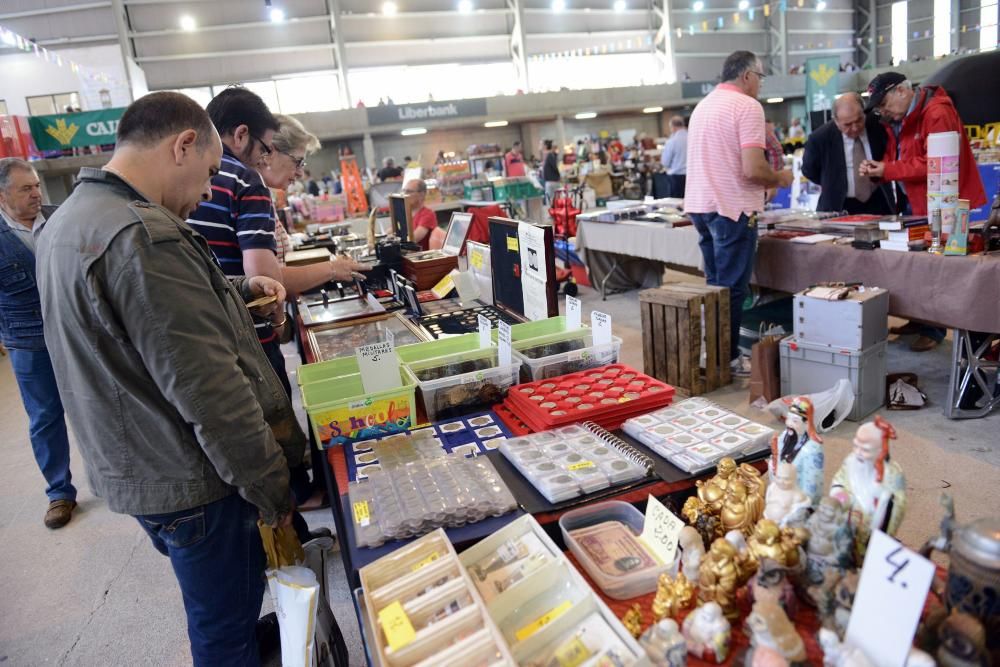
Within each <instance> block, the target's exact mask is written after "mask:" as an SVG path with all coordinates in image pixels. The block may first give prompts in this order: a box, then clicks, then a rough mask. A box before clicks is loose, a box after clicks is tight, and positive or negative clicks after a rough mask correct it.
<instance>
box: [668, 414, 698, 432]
mask: <svg viewBox="0 0 1000 667" xmlns="http://www.w3.org/2000/svg"><path fill="white" fill-rule="evenodd" d="M670 423H671V424H673V425H674V426H676V427H677V428H682V429H684V430H685V431H687V430H689V429H692V428H694V427H695V426H697V425H699V424H704V423H705V422H704V420H702V419H699V418H698V417H696V416H695V415H693V414H690V415H684V416H682V417H678V418H677V419H674V420H672V421H671V422H670Z"/></svg>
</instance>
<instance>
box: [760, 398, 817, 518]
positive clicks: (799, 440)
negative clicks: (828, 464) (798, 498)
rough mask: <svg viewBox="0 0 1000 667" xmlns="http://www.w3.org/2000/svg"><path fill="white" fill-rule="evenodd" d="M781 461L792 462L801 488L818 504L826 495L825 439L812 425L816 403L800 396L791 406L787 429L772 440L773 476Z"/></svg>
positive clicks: (813, 503)
mask: <svg viewBox="0 0 1000 667" xmlns="http://www.w3.org/2000/svg"><path fill="white" fill-rule="evenodd" d="M781 463H791V464H792V465H794V466H795V470H796V472H797V473H798V478H799V488H801V489H802V490H803V491H804V492H805V494H806V495H807V496H809V500H810V501H811V503H810V504H811V505H813V506H815V505H816V504H817V503H818V502H819V499H820V497H821V496H822V495H823V440H822V439H821V438H820V437H819V435H818V434H817V433H816V426H815V425H814V424H813V404H812V401H810V400H809V399H808V398H806V397H805V396H799V397H798V398H796V399H795V400H793V401H792V403H791V405H789V406H788V414H787V415H786V416H785V431H784V433H782V434H781V435H780V436H778V435H775V436H774V439H773V440H772V441H771V461H770V464H769V468H770V473H771V479H772V480H773V479H774V474H775V472H777V469H778V465H779V464H781Z"/></svg>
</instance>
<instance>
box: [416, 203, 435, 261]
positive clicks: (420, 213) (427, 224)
mask: <svg viewBox="0 0 1000 667" xmlns="http://www.w3.org/2000/svg"><path fill="white" fill-rule="evenodd" d="M437 226H438V220H437V215H436V214H435V213H434V211H432V210H430V209H429V208H427V207H426V206H424V207H421V208H420V209H418V210H417V212H416V213H414V214H413V233H414V235H415V234H416V233H417V230H418V229H420V228H421V227H423V228H425V229H426V230H427V236H425V237H424V238H423V239H422V240H421V241H420V249H421V250H429V249H430V242H431V234H430V233H431V232H433V231H434V230H435V229H437Z"/></svg>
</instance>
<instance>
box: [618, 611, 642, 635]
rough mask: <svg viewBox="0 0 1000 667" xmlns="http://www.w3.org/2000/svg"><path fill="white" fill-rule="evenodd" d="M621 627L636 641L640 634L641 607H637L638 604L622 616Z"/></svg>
mask: <svg viewBox="0 0 1000 667" xmlns="http://www.w3.org/2000/svg"><path fill="white" fill-rule="evenodd" d="M622 625H624V626H625V629H626V630H628V631H629V634H631V635H632V636H633V637H635V638H636V639H638V638H639V635H641V634H642V607H640V606H639V603H638V602H637V603H635V604H634V605H632V607H631V609H629V610H628V611H627V612H625V615H624V616H622Z"/></svg>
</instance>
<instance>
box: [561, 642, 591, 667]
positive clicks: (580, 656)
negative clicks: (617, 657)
mask: <svg viewBox="0 0 1000 667" xmlns="http://www.w3.org/2000/svg"><path fill="white" fill-rule="evenodd" d="M593 655H594V653H593V651H591V650H590V649H589V648H587V645H586V644H584V643H583V641H582V640H581V639H580V638H579V637H573V638H572V639H570V640H569V641H568V642H565V643H564V644H563V645H562V646H560V647H559V648H557V649H556V651H555V653H554V654H553V657H554V658H555V659H556V662H557V663H558V664H559V667H578V666H579V665H582V664H583V663H585V662H586V661H587V660H589V659H590V658H591V657H592V656H593Z"/></svg>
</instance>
